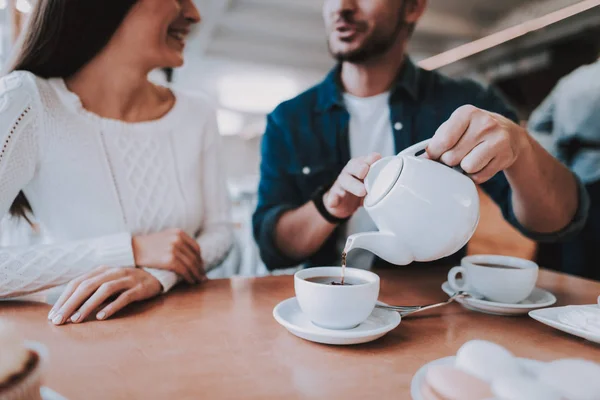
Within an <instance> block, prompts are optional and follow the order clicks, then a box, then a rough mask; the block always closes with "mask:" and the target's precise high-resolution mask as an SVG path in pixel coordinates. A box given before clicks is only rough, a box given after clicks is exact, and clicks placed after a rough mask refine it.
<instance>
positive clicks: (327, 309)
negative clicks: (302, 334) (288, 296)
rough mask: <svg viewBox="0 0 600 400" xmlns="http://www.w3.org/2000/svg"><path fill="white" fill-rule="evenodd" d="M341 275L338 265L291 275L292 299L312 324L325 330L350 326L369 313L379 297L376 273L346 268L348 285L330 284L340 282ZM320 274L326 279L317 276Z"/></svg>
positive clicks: (367, 316) (365, 317)
mask: <svg viewBox="0 0 600 400" xmlns="http://www.w3.org/2000/svg"><path fill="white" fill-rule="evenodd" d="M341 274H342V268H341V267H318V268H308V269H304V270H301V271H298V272H296V274H295V275H294V289H295V290H296V299H297V300H298V304H299V305H300V308H301V309H302V312H303V313H304V314H306V315H307V316H308V318H309V319H310V320H311V321H312V323H313V324H315V325H317V326H320V327H322V328H327V329H351V328H354V327H355V326H357V325H359V324H360V323H361V322H363V321H365V320H366V319H367V318H369V316H370V315H371V313H372V312H373V309H374V308H375V304H376V303H377V298H378V297H379V276H378V275H376V274H374V273H372V272H369V271H365V270H362V269H355V268H346V273H345V279H346V280H347V281H348V282H349V283H351V284H352V285H351V286H347V285H344V286H333V285H331V284H330V283H331V282H332V281H336V282H339V281H340V278H341ZM324 277H325V278H327V279H325V280H322V279H317V278H324Z"/></svg>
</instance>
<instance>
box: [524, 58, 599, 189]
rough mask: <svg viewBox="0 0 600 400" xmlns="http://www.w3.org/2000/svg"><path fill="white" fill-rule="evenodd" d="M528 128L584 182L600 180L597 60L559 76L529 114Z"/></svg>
mask: <svg viewBox="0 0 600 400" xmlns="http://www.w3.org/2000/svg"><path fill="white" fill-rule="evenodd" d="M529 129H530V130H531V131H532V133H533V134H534V136H535V137H536V139H538V140H539V141H540V143H541V144H542V145H543V146H544V147H545V148H546V149H547V150H548V151H549V152H550V153H551V154H552V155H554V156H555V157H557V158H558V159H559V160H560V161H562V162H563V163H564V164H565V165H566V166H567V167H569V168H570V169H571V170H573V172H575V174H577V176H578V177H579V179H581V180H582V181H583V182H584V183H586V184H588V183H592V182H596V181H600V61H597V62H595V63H593V64H590V65H585V66H583V67H580V68H578V69H576V70H575V71H574V72H572V73H571V74H569V75H567V76H566V77H564V78H563V79H561V80H560V82H559V83H558V84H557V85H556V87H555V88H554V90H553V91H552V93H550V95H549V96H548V97H547V98H546V100H544V102H543V103H542V104H541V105H540V106H539V107H538V108H537V110H535V111H534V112H533V114H532V115H531V118H530V120H529Z"/></svg>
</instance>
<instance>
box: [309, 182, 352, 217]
mask: <svg viewBox="0 0 600 400" xmlns="http://www.w3.org/2000/svg"><path fill="white" fill-rule="evenodd" d="M328 191H329V188H328V187H320V188H319V189H317V190H316V191H315V193H314V194H313V196H312V198H311V200H312V202H313V203H314V205H315V207H316V208H317V211H318V212H319V214H321V216H322V217H323V218H324V219H325V220H326V221H327V222H329V223H330V224H334V225H338V224H341V223H344V222H346V221H348V220H349V219H350V217H346V218H339V217H337V216H335V215H334V214H332V213H331V212H330V211H329V209H328V208H327V206H326V205H325V202H326V200H327V199H326V195H327V192H328Z"/></svg>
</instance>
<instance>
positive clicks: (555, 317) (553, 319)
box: [529, 304, 600, 343]
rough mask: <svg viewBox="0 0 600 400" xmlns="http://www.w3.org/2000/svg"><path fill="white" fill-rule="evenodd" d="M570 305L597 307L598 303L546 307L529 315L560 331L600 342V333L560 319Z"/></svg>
mask: <svg viewBox="0 0 600 400" xmlns="http://www.w3.org/2000/svg"><path fill="white" fill-rule="evenodd" d="M569 307H596V308H598V305H597V304H593V305H585V306H566V307H552V308H546V309H543V310H535V311H531V312H530V313H529V316H530V317H531V318H533V319H535V320H536V321H539V322H541V323H542V324H546V325H548V326H551V327H552V328H556V329H558V330H560V331H563V332H567V333H570V334H571V335H575V336H579V337H580V338H584V339H587V340H589V341H590V342H594V343H600V334H597V333H594V332H590V331H588V330H586V329H581V328H577V327H575V326H572V325H567V324H565V323H563V322H561V321H560V319H559V315H560V314H561V313H563V312H565V311H567V310H568V308H569Z"/></svg>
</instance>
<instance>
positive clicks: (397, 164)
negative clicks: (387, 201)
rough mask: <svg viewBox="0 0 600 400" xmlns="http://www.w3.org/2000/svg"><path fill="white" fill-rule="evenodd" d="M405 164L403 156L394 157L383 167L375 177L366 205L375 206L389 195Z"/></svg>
mask: <svg viewBox="0 0 600 400" xmlns="http://www.w3.org/2000/svg"><path fill="white" fill-rule="evenodd" d="M403 165H404V161H403V159H402V157H394V158H393V159H392V160H390V162H388V163H387V164H386V165H385V166H384V167H383V168H381V170H380V171H379V173H378V174H377V176H376V177H375V180H374V182H373V185H372V186H371V188H370V190H369V194H368V195H367V198H366V199H365V206H367V207H371V206H374V205H375V204H377V203H379V202H380V201H381V200H383V198H384V197H385V196H387V194H388V193H389V192H390V190H392V188H393V187H394V185H395V184H396V182H397V181H398V178H399V177H400V173H401V172H402V167H403Z"/></svg>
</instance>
